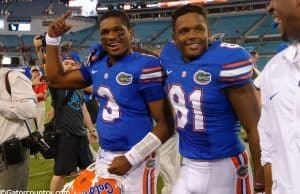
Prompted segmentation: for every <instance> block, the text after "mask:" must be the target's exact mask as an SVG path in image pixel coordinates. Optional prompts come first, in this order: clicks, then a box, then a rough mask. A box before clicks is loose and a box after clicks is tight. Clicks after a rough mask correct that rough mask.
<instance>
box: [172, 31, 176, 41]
mask: <svg viewBox="0 0 300 194" xmlns="http://www.w3.org/2000/svg"><path fill="white" fill-rule="evenodd" d="M172 41H173V42H175V35H174V32H173V33H172Z"/></svg>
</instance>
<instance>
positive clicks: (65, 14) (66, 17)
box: [62, 10, 72, 20]
mask: <svg viewBox="0 0 300 194" xmlns="http://www.w3.org/2000/svg"><path fill="white" fill-rule="evenodd" d="M71 14H72V11H71V10H68V11H66V12H65V13H64V15H63V16H62V19H63V20H66V19H68V17H70V16H71Z"/></svg>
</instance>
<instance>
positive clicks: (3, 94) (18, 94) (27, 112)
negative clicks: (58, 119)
mask: <svg viewBox="0 0 300 194" xmlns="http://www.w3.org/2000/svg"><path fill="white" fill-rule="evenodd" d="M7 71H8V70H6V69H3V68H0V144H2V143H3V142H4V141H6V140H7V139H10V138H13V137H17V138H19V139H22V138H24V137H27V136H28V135H29V133H28V130H27V128H26V125H25V123H24V120H26V119H30V118H34V117H35V114H36V104H35V103H36V95H35V93H34V91H33V89H32V84H31V81H30V80H29V79H28V78H27V77H26V76H25V75H24V74H22V73H20V72H18V71H10V72H9V74H8V79H9V83H10V87H11V95H10V94H9V93H8V92H7V90H6V87H5V76H6V73H7Z"/></svg>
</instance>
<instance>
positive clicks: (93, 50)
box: [88, 43, 106, 62]
mask: <svg viewBox="0 0 300 194" xmlns="http://www.w3.org/2000/svg"><path fill="white" fill-rule="evenodd" d="M105 55H106V52H105V51H104V50H103V47H102V45H101V44H99V43H96V44H93V45H92V46H90V48H89V54H88V56H92V57H91V58H90V59H88V60H91V62H94V61H97V60H98V59H101V58H102V57H104V56H105Z"/></svg>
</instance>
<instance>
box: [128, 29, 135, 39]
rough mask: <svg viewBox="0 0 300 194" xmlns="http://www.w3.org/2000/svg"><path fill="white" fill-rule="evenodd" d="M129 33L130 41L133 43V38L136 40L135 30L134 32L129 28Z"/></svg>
mask: <svg viewBox="0 0 300 194" xmlns="http://www.w3.org/2000/svg"><path fill="white" fill-rule="evenodd" d="M128 33H129V36H130V40H131V41H132V40H133V38H134V30H133V28H129V29H128Z"/></svg>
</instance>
